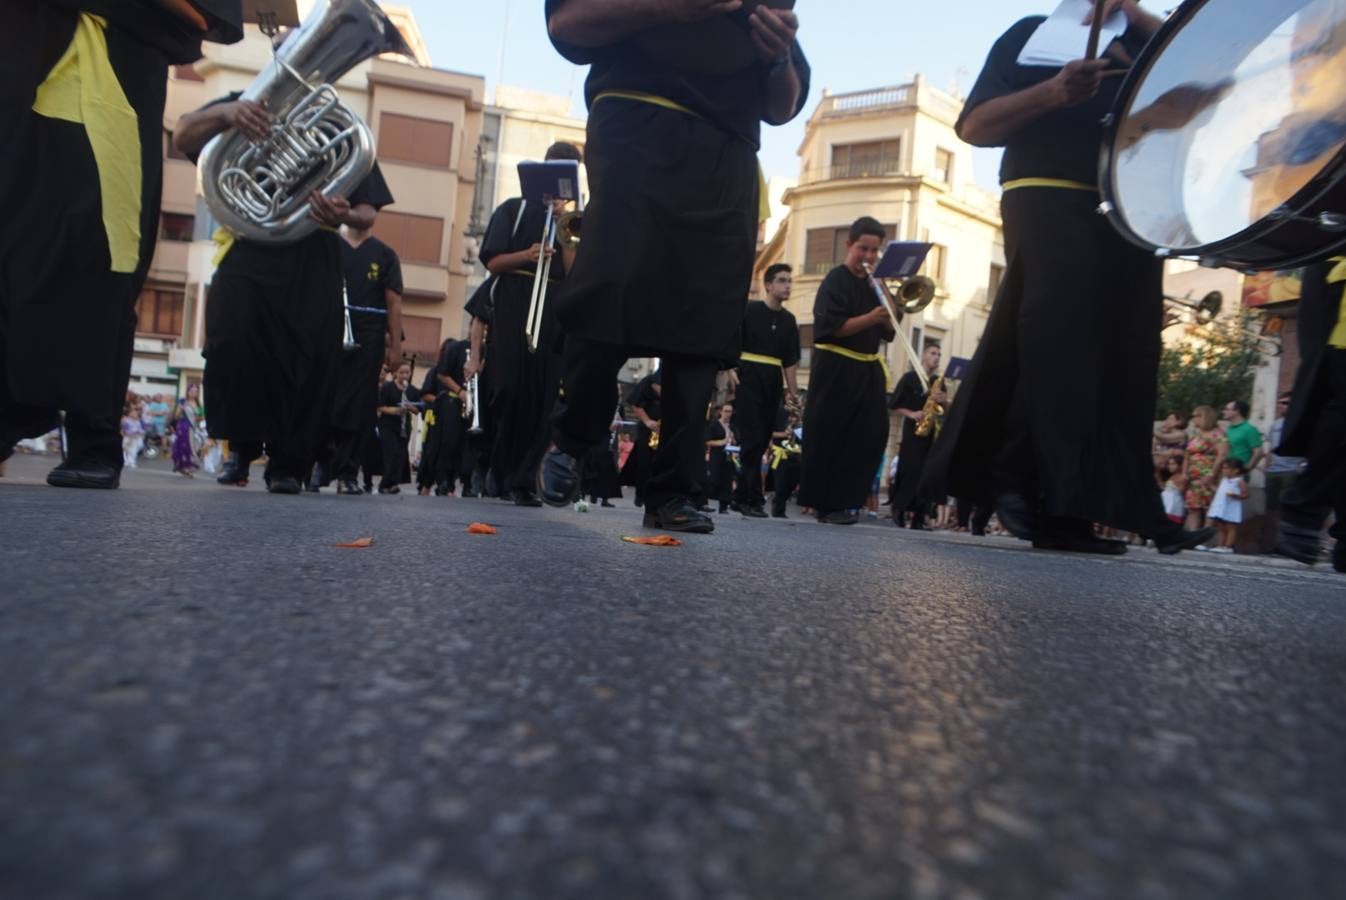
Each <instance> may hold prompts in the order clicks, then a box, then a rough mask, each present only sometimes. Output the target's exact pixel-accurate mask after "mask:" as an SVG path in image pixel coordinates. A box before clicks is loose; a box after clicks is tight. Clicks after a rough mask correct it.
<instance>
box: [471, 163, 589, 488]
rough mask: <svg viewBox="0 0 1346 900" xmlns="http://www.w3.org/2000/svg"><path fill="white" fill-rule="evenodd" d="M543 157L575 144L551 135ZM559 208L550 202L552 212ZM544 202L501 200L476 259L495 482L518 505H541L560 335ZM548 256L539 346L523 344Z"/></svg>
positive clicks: (558, 258)
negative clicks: (485, 311)
mask: <svg viewBox="0 0 1346 900" xmlns="http://www.w3.org/2000/svg"><path fill="white" fill-rule="evenodd" d="M546 158H547V159H549V160H556V159H560V160H564V159H573V160H576V161H578V160H579V158H580V151H579V148H578V147H576V146H575V145H573V144H567V143H556V144H553V145H552V146H551V147H549V148H548V149H547V154H546ZM563 212H564V205H563V204H560V203H558V204H554V206H553V214H554V216H560V215H561V214H562V213H563ZM546 217H547V208H546V206H545V205H543V204H542V203H538V202H529V201H526V200H524V199H522V198H519V197H515V198H513V199H510V200H506V201H505V202H504V203H502V204H501V205H500V207H499V208H498V209H496V211H495V212H494V213H493V214H492V215H491V221H490V224H489V225H487V226H486V236H485V237H484V238H482V242H481V261H482V264H483V265H485V266H486V268H487V269H488V270H490V272H491V274H492V275H495V276H496V282H495V289H494V299H493V305H494V310H493V315H492V321H491V330H490V351H489V352H490V354H491V362H492V367H493V372H492V380H491V401H490V403H491V415H492V416H493V417H494V418H495V445H494V447H493V448H492V450H491V466H492V468H494V469H495V472H496V476H497V477H498V478H499V479H500V488H501V490H502V491H504V492H507V495H508V496H509V498H510V499H511V500H513V501H514V503H515V504H516V505H518V506H541V505H542V501H541V500H539V499H538V496H537V470H538V465H539V464H540V463H541V462H542V455H543V454H544V453H545V452H546V451H547V443H548V440H549V438H548V434H547V424H548V422H549V421H550V420H551V414H552V412H553V407H554V406H555V403H556V391H557V387H558V385H559V383H560V372H559V370H558V367H559V363H560V356H559V335H558V334H557V331H556V324H555V310H554V308H553V307H554V303H553V301H554V299H555V297H556V293H557V291H556V288H557V287H558V286H559V285H560V284H561V282H562V281H563V280H564V279H565V274H566V270H567V266H566V264H565V263H566V258H567V257H569V258H572V259H573V256H574V254H573V251H562V250H561V247H560V245H559V244H556V245H553V246H551V247H543V246H542V244H541V238H542V227H543V224H544V222H545V221H546ZM547 257H553V259H552V263H551V269H550V277H549V282H548V284H547V285H546V287H545V288H544V290H545V292H546V300H545V304H546V305H545V307H544V313H543V320H542V321H543V325H542V334H541V336H540V337H539V338H538V347H537V349H536V350H535V351H534V350H530V349H529V348H528V338H527V336H526V334H525V329H526V327H527V325H528V313H529V307H530V306H531V300H532V295H533V285H534V281H535V279H536V278H537V277H538V272H539V271H540V269H541V268H542V265H543V261H544V259H545V258H547Z"/></svg>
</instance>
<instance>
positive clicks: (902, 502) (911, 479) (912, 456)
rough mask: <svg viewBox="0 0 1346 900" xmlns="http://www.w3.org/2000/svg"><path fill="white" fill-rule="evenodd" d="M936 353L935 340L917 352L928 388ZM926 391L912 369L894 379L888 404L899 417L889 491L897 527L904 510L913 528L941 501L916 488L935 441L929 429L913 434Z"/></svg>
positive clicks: (942, 399)
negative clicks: (897, 453)
mask: <svg viewBox="0 0 1346 900" xmlns="http://www.w3.org/2000/svg"><path fill="white" fill-rule="evenodd" d="M940 354H941V350H940V347H939V344H938V343H936V342H935V341H927V342H926V345H925V350H924V351H922V353H921V365H922V367H924V369H925V378H926V383H928V384H930V385H931V389H932V390H933V388H934V387H935V385H934V379H935V370H936V369H938V368H939V360H940ZM930 394H931V391H929V390H926V388H925V387H924V386H923V385H922V383H921V378H920V376H919V375H917V374H916V372H915V370H912V371H909V372H907V373H906V374H904V375H903V376H902V377H901V378H900V379H898V382H897V389H896V390H895V391H893V399H892V400H891V401H890V403H889V406H890V407H892V409H893V410H895V411H896V412H897V414H898V416H899V417H901V419H902V463H901V465H900V466H899V467H898V469H897V482H896V484H895V485H894V488H893V492H892V497H893V508H892V514H893V524H894V525H896V526H897V527H898V528H901V527H902V524H903V521H904V519H905V518H906V514H907V513H911V527H912V528H913V529H916V530H920V529H923V528H925V513H926V510H927V509H928V508H929V506H930V503H931V502H942V498H938V497H937V498H934V500H933V501H932V500H930V499H927V498H926V497H924V496H923V495H921V494H920V492H919V490H918V488H919V486H920V482H921V474H922V472H924V471H925V460H926V457H927V456H929V455H930V445H931V444H933V443H934V442H935V435H934V432H933V431H932V432H931V433H930V434H927V435H924V436H922V435H919V434H917V433H916V431H917V427H918V426H919V425H920V424H921V422H922V421H924V419H925V405H926V401H927V400H929V399H930ZM935 402H936V403H938V404H940V405H941V406H944V405H946V404H947V403H948V402H949V399H948V395H947V394H945V393H944V391H943V390H939V391H936V392H935Z"/></svg>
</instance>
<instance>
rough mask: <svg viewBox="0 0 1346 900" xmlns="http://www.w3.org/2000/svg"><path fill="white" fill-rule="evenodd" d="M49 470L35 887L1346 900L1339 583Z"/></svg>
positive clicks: (34, 796) (19, 609)
mask: <svg viewBox="0 0 1346 900" xmlns="http://www.w3.org/2000/svg"><path fill="white" fill-rule="evenodd" d="M49 465H50V460H43V459H41V458H26V457H18V458H16V459H15V460H12V461H11V463H10V469H9V473H8V474H7V476H6V477H5V478H4V479H3V480H0V548H2V549H0V698H2V701H3V702H2V703H0V710H3V716H0V896H3V897H5V898H16V900H45V898H53V900H56V898H59V900H101V898H135V900H159V898H163V900H217V898H218V900H251V898H266V900H270V898H275V900H365V898H389V900H394V898H396V900H400V898H407V900H413V898H415V900H419V898H425V900H487V898H505V900H514V898H583V900H596V898H641V900H645V898H651V900H655V898H669V900H693V898H745V900H746V898H764V900H788V898H810V900H811V898H822V900H833V898H839V900H869V898H873V900H891V898H918V900H924V898H956V900H976V898H988V900H991V898H1007V897H1009V898H1019V897H1022V898H1034V900H1039V898H1114V897H1115V898H1141V900H1162V898H1173V900H1200V898H1221V900H1226V898H1277V900H1282V898H1301V897H1302V898H1341V897H1346V578H1343V577H1342V576H1336V575H1333V574H1330V573H1329V572H1326V571H1318V572H1311V571H1310V570H1308V569H1306V568H1303V567H1299V566H1296V565H1292V564H1289V563H1286V562H1280V561H1265V560H1248V559H1243V558H1234V559H1229V558H1216V557H1212V556H1210V555H1208V554H1192V553H1189V554H1184V555H1183V556H1182V557H1179V558H1176V559H1168V558H1160V557H1159V556H1157V555H1156V554H1155V553H1154V551H1152V550H1149V551H1141V550H1135V549H1133V551H1132V552H1131V553H1130V554H1129V555H1128V556H1126V557H1122V558H1108V559H1097V558H1081V557H1072V556H1067V555H1062V554H1053V553H1041V552H1034V551H1031V550H1029V549H1028V548H1027V546H1026V545H1024V544H1022V543H1019V542H1016V541H1013V540H1010V539H1005V538H989V539H973V538H969V537H964V536H949V535H941V534H926V533H911V532H899V531H897V530H895V529H893V528H891V527H878V526H868V525H865V526H861V527H857V528H839V527H835V526H832V527H828V526H820V525H816V524H814V523H812V522H807V521H804V520H802V519H800V518H799V517H798V516H797V515H796V516H795V517H794V518H792V519H790V520H787V521H778V520H744V519H741V518H740V517H738V516H736V515H733V516H721V517H718V518H717V522H718V523H719V525H720V530H719V531H718V532H717V533H716V534H715V535H713V536H709V537H689V538H687V539H686V542H685V545H684V546H682V547H677V548H659V547H645V546H636V545H633V544H629V543H624V542H622V541H621V537H622V536H623V535H640V534H643V533H645V532H643V531H642V530H641V528H640V520H639V513H638V511H636V510H633V509H630V508H629V506H628V507H626V508H620V509H616V510H595V511H593V512H590V513H588V514H580V513H576V512H574V511H571V510H550V509H546V510H524V509H517V508H515V507H513V506H509V505H506V504H502V503H500V502H498V501H486V500H463V499H437V498H420V497H416V496H412V495H409V494H403V495H401V496H398V497H362V498H352V497H338V496H335V495H333V494H331V493H330V492H327V493H324V494H322V495H319V496H300V497H273V496H269V495H266V494H265V493H263V492H262V491H261V490H260V489H259V488H258V487H257V486H256V485H254V486H253V487H251V488H249V489H246V490H239V489H228V488H221V487H218V486H216V485H214V484H213V482H210V481H208V480H207V479H198V480H197V481H195V482H186V481H184V480H182V479H179V478H176V477H175V476H172V475H171V474H170V473H168V472H167V471H165V470H164V469H163V467H162V465H160V466H159V467H158V468H150V469H148V470H141V471H137V472H131V473H127V475H126V477H125V479H124V482H123V488H122V489H121V490H119V491H113V492H98V491H72V490H57V489H53V488H48V487H45V486H42V485H41V478H42V475H43V474H44V473H45V471H46V468H47V467H49ZM473 521H483V522H488V523H491V524H494V525H496V526H498V527H499V533H498V534H496V535H494V536H475V535H469V534H468V533H466V526H467V525H468V523H469V522H473ZM366 535H367V536H372V537H373V538H374V544H373V546H372V547H370V548H368V549H364V550H358V549H338V548H336V547H334V546H333V545H334V544H336V543H339V542H342V541H349V540H351V539H353V538H356V537H361V536H366Z"/></svg>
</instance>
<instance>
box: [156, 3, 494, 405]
mask: <svg viewBox="0 0 1346 900" xmlns="http://www.w3.org/2000/svg"><path fill="white" fill-rule="evenodd" d="M300 5H301V7H303V8H306V7H307V4H300ZM303 8H301V13H302V12H303V11H304V10H303ZM388 11H389V13H390V15H391V16H392V18H393V19H394V21H395V22H396V23H397V25H398V27H399V29H401V30H402V31H403V33H404V34H405V35H406V36H407V39H408V43H409V44H410V45H411V47H412V48H413V50H415V51H416V55H417V57H418V60H417V62H416V63H414V64H413V63H411V62H408V61H405V60H403V59H402V58H400V57H388V58H376V59H373V60H369V61H366V62H364V63H361V64H360V65H358V66H356V67H355V68H354V69H352V70H351V71H350V72H349V73H347V74H346V75H345V76H344V77H342V78H341V79H340V80H339V81H338V82H337V83H336V87H337V89H338V91H339V93H340V94H341V97H342V100H343V102H345V103H346V104H347V105H348V106H350V107H351V109H353V110H354V111H355V112H356V113H357V114H358V115H360V116H361V117H362V118H363V119H364V120H365V122H366V123H368V125H369V126H370V128H371V130H372V131H373V133H374V137H375V141H376V147H377V153H378V160H379V166H380V168H381V169H382V171H383V175H384V178H385V179H386V180H387V182H388V186H389V188H390V189H391V191H392V194H393V196H394V198H395V201H394V203H393V204H392V205H391V206H389V207H387V208H385V209H384V210H382V211H381V212H380V214H379V218H378V221H377V223H376V225H375V227H374V233H375V234H376V235H377V236H378V237H380V238H381V239H383V240H384V241H386V242H387V243H388V244H389V245H391V246H392V247H393V249H394V250H396V251H397V253H398V256H399V257H400V258H401V260H402V273H403V282H404V288H405V292H404V316H403V321H404V330H405V332H406V340H405V341H404V344H403V347H404V351H405V352H406V354H407V355H408V356H410V357H413V358H414V359H415V360H416V366H417V369H418V370H420V369H422V368H424V366H426V365H428V364H430V362H431V361H433V359H434V358H435V357H436V356H437V354H438V350H439V345H440V343H441V342H442V341H443V340H444V339H446V338H449V337H461V336H464V335H465V334H466V332H465V330H464V328H463V313H462V308H463V304H464V303H465V301H466V297H467V290H468V284H469V281H470V279H471V277H472V274H473V261H472V259H473V257H472V254H471V253H470V252H469V251H470V247H469V246H468V239H467V230H468V223H469V220H470V218H471V216H472V212H473V201H474V198H475V196H476V192H477V177H478V167H477V164H476V150H477V146H478V144H479V141H480V137H481V128H482V121H483V120H482V115H483V111H484V109H485V103H484V100H485V80H484V79H483V78H482V77H480V76H477V75H470V74H464V73H459V72H451V71H447V70H443V69H436V68H433V67H430V66H429V65H428V62H429V60H428V59H427V58H426V57H425V51H424V46H425V45H424V41H423V40H422V39H421V37H420V35H419V33H418V32H417V30H416V26H415V21H414V19H413V18H412V17H411V15H410V13H408V12H406V11H405V10H403V9H398V8H396V7H389V8H388ZM270 58H271V49H270V42H269V40H268V38H266V36H265V35H262V34H261V33H260V32H259V31H258V30H257V29H256V28H255V27H253V26H249V27H248V28H247V34H246V37H245V38H244V40H243V41H242V42H240V43H238V44H234V45H231V46H220V45H215V44H208V45H206V56H205V58H204V59H202V60H200V61H199V62H197V63H196V64H195V65H194V66H180V67H177V68H175V69H174V70H173V72H172V73H171V74H170V76H169V84H168V99H167V105H166V109H165V114H164V156H165V162H164V190H163V203H162V205H163V215H162V218H161V224H160V233H159V243H158V246H157V248H156V252H155V256H154V259H153V262H152V263H151V268H150V273H149V278H148V280H147V282H146V286H145V289H144V291H143V292H142V295H141V298H140V303H139V306H138V312H139V315H140V323H139V325H138V327H137V338H136V355H135V359H134V361H133V367H132V376H131V388H132V389H133V390H136V391H139V392H141V393H156V392H160V391H163V392H171V391H174V390H180V389H181V388H182V386H184V385H185V383H186V382H188V381H193V380H198V379H199V378H200V376H201V372H202V370H203V368H204V360H203V358H202V356H201V347H202V344H203V341H204V338H205V301H206V292H207V289H208V287H209V285H210V280H211V276H212V275H213V272H214V266H213V263H212V259H213V256H214V250H215V245H214V243H213V242H212V240H211V237H212V235H213V233H214V231H215V222H214V220H213V219H212V217H211V215H210V211H209V210H208V209H207V208H206V206H205V204H204V202H203V201H202V199H201V196H200V192H199V189H198V181H197V178H198V173H197V170H196V167H195V166H193V165H192V163H191V162H190V161H188V160H185V159H182V158H180V157H178V156H177V155H176V153H175V152H174V151H173V149H172V132H173V129H174V127H175V125H176V122H177V120H178V118H179V117H180V116H182V115H184V114H185V113H188V112H190V111H192V110H194V109H197V108H199V107H200V106H202V105H203V104H205V103H207V102H209V101H210V100H212V99H215V98H217V97H221V96H224V95H226V94H228V93H230V92H232V91H242V90H244V89H246V88H247V87H248V85H250V84H251V83H252V81H253V79H254V78H255V77H256V76H257V73H258V72H259V71H261V69H262V67H263V66H265V65H266V64H267V62H268V61H269V60H270ZM207 402H208V401H207Z"/></svg>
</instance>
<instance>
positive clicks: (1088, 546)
mask: <svg viewBox="0 0 1346 900" xmlns="http://www.w3.org/2000/svg"><path fill="white" fill-rule="evenodd" d="M1033 549H1034V550H1057V551H1060V552H1063V553H1097V554H1100V555H1102V556H1121V555H1122V554H1124V553H1126V544H1125V543H1123V542H1122V541H1109V540H1106V539H1104V538H1101V537H1095V536H1094V535H1092V534H1064V533H1056V534H1040V535H1038V536H1037V537H1035V538H1033Z"/></svg>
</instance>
